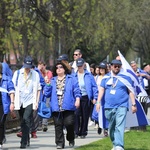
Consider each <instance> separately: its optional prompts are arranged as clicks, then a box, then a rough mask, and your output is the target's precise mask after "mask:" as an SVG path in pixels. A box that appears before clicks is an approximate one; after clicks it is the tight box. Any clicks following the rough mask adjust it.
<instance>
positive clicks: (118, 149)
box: [115, 146, 124, 150]
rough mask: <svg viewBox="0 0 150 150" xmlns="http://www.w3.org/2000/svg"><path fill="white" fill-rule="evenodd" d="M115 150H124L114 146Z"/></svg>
mask: <svg viewBox="0 0 150 150" xmlns="http://www.w3.org/2000/svg"><path fill="white" fill-rule="evenodd" d="M115 150H124V148H122V147H121V146H116V147H115Z"/></svg>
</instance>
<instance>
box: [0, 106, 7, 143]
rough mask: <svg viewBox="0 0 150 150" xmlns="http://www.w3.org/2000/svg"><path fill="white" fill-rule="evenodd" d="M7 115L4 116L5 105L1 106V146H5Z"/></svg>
mask: <svg viewBox="0 0 150 150" xmlns="http://www.w3.org/2000/svg"><path fill="white" fill-rule="evenodd" d="M6 116H7V114H4V111H3V105H2V104H1V105H0V145H2V144H3V139H4V137H5V121H6Z"/></svg>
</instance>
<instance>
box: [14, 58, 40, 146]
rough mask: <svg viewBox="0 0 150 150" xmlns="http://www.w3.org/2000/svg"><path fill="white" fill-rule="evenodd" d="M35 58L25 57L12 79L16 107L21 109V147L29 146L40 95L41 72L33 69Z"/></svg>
mask: <svg viewBox="0 0 150 150" xmlns="http://www.w3.org/2000/svg"><path fill="white" fill-rule="evenodd" d="M32 66H33V60H32V58H31V57H30V56H27V57H25V59H24V64H23V68H21V69H20V70H17V71H15V72H14V75H13V78H12V81H13V83H14V85H15V100H14V109H15V110H19V115H20V118H21V131H22V137H21V142H20V143H21V145H20V148H21V149H25V148H26V147H27V146H29V144H30V143H29V142H30V141H29V132H30V127H31V118H32V116H33V110H37V108H38V102H39V96H40V90H41V85H40V79H39V74H38V73H37V72H36V71H35V70H33V69H32Z"/></svg>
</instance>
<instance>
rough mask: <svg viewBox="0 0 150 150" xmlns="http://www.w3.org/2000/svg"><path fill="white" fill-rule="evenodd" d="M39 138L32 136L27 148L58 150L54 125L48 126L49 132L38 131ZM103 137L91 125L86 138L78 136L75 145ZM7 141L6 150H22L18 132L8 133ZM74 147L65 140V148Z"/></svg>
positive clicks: (29, 149) (69, 149) (68, 149)
mask: <svg viewBox="0 0 150 150" xmlns="http://www.w3.org/2000/svg"><path fill="white" fill-rule="evenodd" d="M37 136H38V138H37V139H33V138H31V140H30V147H28V148H26V149H27V150H33V149H35V150H43V149H44V150H56V144H55V132H54V126H53V125H50V126H49V127H48V131H47V132H43V131H38V132H37ZM101 138H103V135H102V134H101V135H98V134H97V129H94V126H91V127H89V132H88V135H87V137H86V138H85V139H80V138H77V139H75V146H74V148H76V147H79V146H82V145H85V144H89V143H91V142H94V141H97V140H99V139H101ZM6 139H7V141H6V143H5V144H4V145H3V147H4V148H3V149H4V150H20V148H19V147H20V138H18V137H17V136H16V133H11V134H6ZM74 148H70V147H69V144H68V141H67V140H66V141H65V149H67V150H73V149H74Z"/></svg>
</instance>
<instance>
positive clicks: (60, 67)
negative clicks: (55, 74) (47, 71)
mask: <svg viewBox="0 0 150 150" xmlns="http://www.w3.org/2000/svg"><path fill="white" fill-rule="evenodd" d="M62 68H64V67H63V66H56V69H62Z"/></svg>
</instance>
